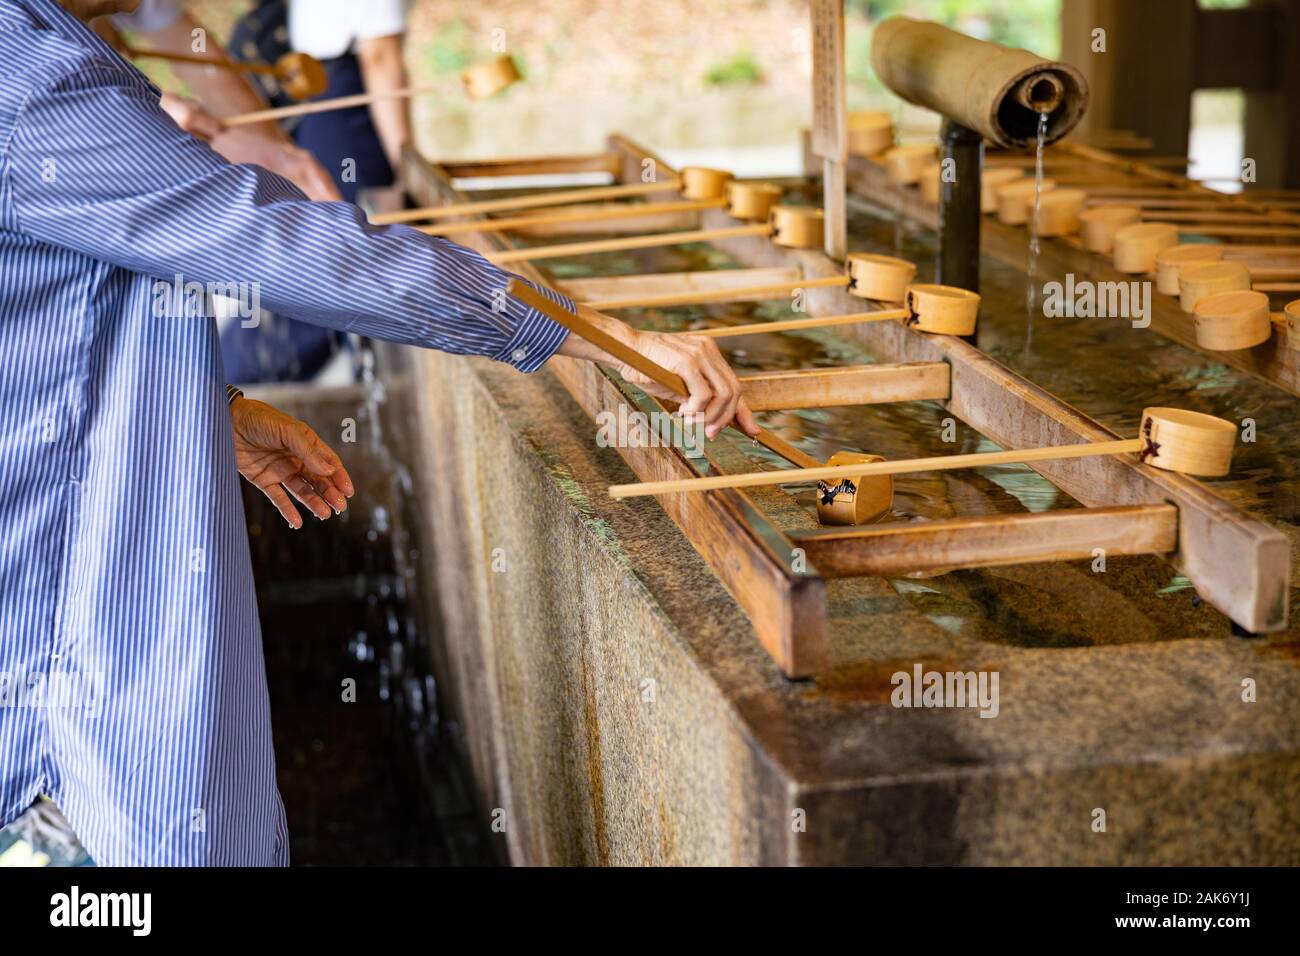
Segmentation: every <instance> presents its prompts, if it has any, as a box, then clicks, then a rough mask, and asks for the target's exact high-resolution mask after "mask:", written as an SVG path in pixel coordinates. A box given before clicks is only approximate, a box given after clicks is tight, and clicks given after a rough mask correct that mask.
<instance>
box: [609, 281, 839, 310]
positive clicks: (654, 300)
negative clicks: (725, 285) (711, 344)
mask: <svg viewBox="0 0 1300 956" xmlns="http://www.w3.org/2000/svg"><path fill="white" fill-rule="evenodd" d="M852 281H853V280H852V279H850V278H849V277H848V276H847V275H842V276H824V277H823V278H820V279H799V280H797V281H794V282H777V283H773V284H771V285H752V286H746V287H744V288H740V289H710V290H709V291H707V292H670V293H667V294H665V295H642V296H624V297H623V298H619V299H604V300H602V301H599V302H588V303H586V304H587V305H589V306H591V307H592V308H593V309H596V310H597V311H599V312H608V311H610V310H612V309H662V308H666V307H668V306H674V305H703V304H705V303H708V302H728V301H734V300H738V299H746V298H759V297H760V296H761V297H763V298H773V299H774V298H778V297H779V296H783V295H787V294H789V293H791V292H795V291H797V290H799V289H822V288H833V287H836V286H847V285H848V284H849V283H850V282H852Z"/></svg>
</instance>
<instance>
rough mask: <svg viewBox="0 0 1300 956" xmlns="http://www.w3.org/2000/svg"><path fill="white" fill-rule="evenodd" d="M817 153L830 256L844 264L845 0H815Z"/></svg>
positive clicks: (846, 152) (846, 142)
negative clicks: (820, 166)
mask: <svg viewBox="0 0 1300 956" xmlns="http://www.w3.org/2000/svg"><path fill="white" fill-rule="evenodd" d="M810 8H811V12H812V82H813V124H812V151H813V152H814V153H815V154H817V155H818V156H820V157H821V158H822V205H823V208H824V210H825V213H826V238H825V250H826V254H827V255H828V256H830V257H831V258H832V259H834V260H835V261H837V262H843V261H844V257H845V256H846V255H847V254H848V216H847V213H846V211H845V191H846V189H847V184H846V181H845V176H844V164H845V163H846V162H847V161H848V158H849V140H848V102H847V98H846V95H845V84H844V0H812V2H811V3H810Z"/></svg>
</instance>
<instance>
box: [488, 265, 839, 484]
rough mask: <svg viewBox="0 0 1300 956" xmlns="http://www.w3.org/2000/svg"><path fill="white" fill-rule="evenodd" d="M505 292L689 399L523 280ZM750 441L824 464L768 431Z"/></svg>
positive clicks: (667, 376)
mask: <svg viewBox="0 0 1300 956" xmlns="http://www.w3.org/2000/svg"><path fill="white" fill-rule="evenodd" d="M506 291H507V292H509V293H510V294H511V295H512V296H514V297H515V298H516V299H518V300H519V301H520V302H522V303H524V304H525V305H527V306H531V307H532V308H534V309H536V310H537V311H538V312H542V313H544V314H545V315H548V316H550V317H551V318H552V319H554V320H555V321H556V322H558V323H559V324H560V325H562V326H564V327H565V328H566V329H568V330H569V331H570V332H572V333H574V334H575V335H580V336H582V337H583V338H584V339H586V340H587V341H588V342H590V343H591V344H592V345H594V346H596V347H597V348H600V349H604V350H605V351H606V352H608V353H609V354H610V355H612V356H614V358H616V359H618V360H619V361H620V362H623V363H624V364H625V365H630V366H631V367H632V368H634V369H636V370H637V371H638V372H640V373H641V374H642V375H644V376H646V377H647V378H649V379H651V380H653V381H655V382H658V383H659V384H660V385H662V386H663V387H664V388H667V389H671V390H672V391H674V392H676V393H677V394H678V395H681V396H683V397H686V396H689V395H690V390H689V389H688V388H687V387H686V383H685V382H684V381H682V378H681V376H680V375H678V374H676V373H675V372H670V371H669V370H668V369H666V368H664V367H663V366H662V365H660V364H659V363H658V362H655V361H652V360H651V359H648V358H646V357H645V356H644V355H642V354H641V353H640V352H638V351H637V350H636V349H634V348H631V347H629V346H627V345H624V344H623V343H622V342H620V341H619V340H618V339H616V338H614V337H613V336H612V335H610V334H609V333H608V332H604V331H602V330H601V329H598V328H596V326H594V325H592V324H591V323H590V322H588V321H587V320H586V319H584V318H583V317H582V316H580V315H577V314H576V313H574V312H570V311H569V310H568V309H566V308H564V307H563V306H560V305H557V304H556V303H554V302H552V301H551V300H550V299H548V298H546V296H544V295H542V294H541V293H540V292H538V291H537V290H536V289H534V288H533V287H532V286H530V285H528V284H527V283H526V282H524V281H523V280H522V279H511V280H510V281H509V282H508V283H507V284H506ZM751 437H752V438H753V439H754V441H756V442H758V443H759V444H760V445H762V446H763V447H764V448H766V449H768V450H769V451H772V452H774V453H776V454H778V455H780V456H781V457H782V458H784V459H785V460H786V461H788V462H791V463H792V464H795V465H798V466H799V467H800V468H816V467H818V466H819V465H820V464H821V462H819V461H818V460H817V459H816V458H813V457H812V456H811V455H809V454H807V453H805V452H802V451H800V450H799V449H798V448H795V447H794V446H793V445H791V444H790V443H789V442H787V441H786V440H785V439H783V438H778V437H777V436H776V435H773V434H772V433H771V432H769V431H768V430H767V429H765V428H764V429H760V430H759V433H758V434H757V435H753V436H751Z"/></svg>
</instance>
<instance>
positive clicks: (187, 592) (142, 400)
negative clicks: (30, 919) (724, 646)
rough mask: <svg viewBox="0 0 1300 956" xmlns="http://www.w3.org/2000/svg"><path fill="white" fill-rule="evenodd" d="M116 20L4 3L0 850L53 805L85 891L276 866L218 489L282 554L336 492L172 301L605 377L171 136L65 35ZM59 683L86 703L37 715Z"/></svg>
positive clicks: (357, 232)
mask: <svg viewBox="0 0 1300 956" xmlns="http://www.w3.org/2000/svg"><path fill="white" fill-rule="evenodd" d="M134 6H135V0H64V2H63V3H62V4H60V3H58V2H56V0H0V826H3V825H4V824H6V823H8V822H9V821H10V820H12V819H13V818H14V817H15V816H17V815H18V814H19V813H21V812H22V811H23V810H24V809H25V808H26V807H27V806H28V805H29V804H31V802H32V801H33V800H34V799H35V798H36V796H37V795H38V794H40V793H46V794H49V795H50V796H52V797H53V798H54V800H55V802H56V803H57V804H58V806H59V807H60V809H62V810H63V812H64V813H65V815H66V816H67V818H68V819H69V821H70V822H71V824H72V826H73V828H74V829H75V830H76V832H77V834H78V836H79V837H80V838H81V840H82V842H83V843H84V844H85V846H86V848H87V849H88V850H89V852H90V854H91V856H92V857H93V858H94V859H95V860H96V861H98V862H100V863H104V864H280V863H284V862H286V861H287V843H286V839H285V834H284V811H283V807H282V805H281V803H280V798H279V794H278V792H277V791H276V785H275V763H274V755H273V752H272V748H271V732H270V714H269V710H268V704H267V693H266V678H265V673H264V669H263V662H262V649H261V636H260V633H259V630H258V621H257V612H256V605H255V594H254V589H253V580H252V571H251V566H250V561H249V552H248V543H247V538H246V534H245V529H244V516H243V509H242V507H241V504H240V498H239V491H238V486H237V484H238V478H237V474H236V473H237V472H241V471H242V472H243V473H244V474H245V476H246V477H249V478H251V479H253V480H255V481H256V482H257V484H258V485H259V487H261V488H262V489H263V490H264V491H265V492H266V493H267V494H268V496H269V497H271V499H272V500H273V501H274V502H275V503H276V504H277V506H279V508H280V510H281V512H282V513H283V514H284V516H285V519H286V520H287V521H288V522H289V523H290V524H291V525H293V526H294V527H299V526H300V525H301V518H300V517H299V515H298V512H297V509H296V508H295V507H294V505H293V503H292V501H291V500H290V496H292V497H294V498H297V500H298V501H299V502H301V503H302V504H303V505H305V506H306V507H308V508H309V509H310V510H312V511H313V512H314V513H315V514H316V515H317V516H318V517H321V518H324V517H328V516H329V515H330V514H331V513H332V512H334V511H339V510H342V509H343V508H345V507H346V504H347V502H346V498H347V496H349V495H350V494H351V493H352V491H353V489H352V485H351V482H350V480H349V478H348V475H347V472H346V470H345V469H344V468H343V466H342V464H341V463H340V462H339V459H338V458H337V457H336V456H335V455H334V453H333V452H332V451H330V450H329V449H328V448H327V447H326V446H325V445H324V444H323V443H322V442H321V441H320V439H319V438H317V437H316V436H315V435H314V434H312V433H311V432H310V430H309V429H307V427H306V426H305V425H303V424H302V423H300V422H297V421H294V420H293V419H290V418H289V417H288V416H285V415H282V414H281V413H279V412H276V411H275V410H274V409H272V408H270V407H268V406H266V405H263V404H261V403H258V402H252V401H248V400H247V399H243V398H241V397H238V396H235V397H234V400H233V403H232V404H230V405H229V406H228V404H227V395H226V392H225V389H224V384H223V382H222V369H221V361H220V352H219V349H218V344H217V332H216V327H215V324H214V322H213V321H212V320H211V319H210V318H208V317H207V316H204V315H202V314H201V313H202V310H201V309H198V310H194V309H191V308H189V307H188V306H187V304H186V303H187V299H186V296H185V295H184V294H182V293H181V292H180V291H178V292H177V294H176V295H171V294H170V293H169V290H186V289H191V288H198V289H213V288H217V287H220V288H236V289H245V288H247V289H253V290H255V291H256V293H257V295H258V296H259V297H260V299H261V302H262V303H263V304H264V305H266V306H267V307H268V308H270V309H271V310H272V311H275V312H278V313H282V314H284V315H288V316H292V317H294V318H297V319H301V320H304V321H307V322H313V323H316V324H318V325H322V326H326V327H329V328H333V329H338V330H342V331H347V332H358V333H360V334H363V335H368V336H373V337H375V338H382V339H389V340H392V341H396V342H404V343H409V344H412V345H418V346H424V347H428V348H438V349H442V350H445V351H449V352H456V353H462V354H472V355H484V356H490V357H492V358H495V359H497V360H499V361H502V362H505V363H507V364H510V365H512V366H514V367H515V368H517V369H519V370H520V371H524V372H531V371H533V370H535V369H537V368H539V367H540V366H541V365H543V364H544V363H545V362H546V360H547V359H548V358H549V357H550V356H551V355H552V354H554V353H555V352H557V351H558V352H561V353H564V354H568V355H572V356H576V357H579V358H584V359H590V360H593V361H607V360H609V357H608V356H606V355H604V354H603V353H601V352H600V351H599V350H597V349H595V348H593V347H591V346H589V345H588V344H587V343H585V342H583V341H581V340H578V339H576V338H569V337H567V335H566V333H565V330H564V329H562V328H561V327H560V326H558V325H556V324H555V323H553V322H552V321H551V320H550V319H548V318H546V317H545V316H544V315H542V314H540V313H537V312H534V311H533V310H531V309H529V308H527V307H525V306H524V305H523V304H522V303H520V302H518V301H517V300H515V299H513V298H511V297H509V296H505V295H503V289H504V286H505V283H506V281H507V279H508V278H509V275H508V274H507V273H505V272H503V271H501V270H500V269H498V268H496V267H494V266H492V265H491V264H489V263H488V262H486V261H485V260H484V259H483V258H482V257H480V256H479V255H478V254H476V253H474V252H472V251H470V250H468V249H465V248H463V247H460V246H457V245H455V244H453V243H450V242H448V241H446V240H442V239H436V238H430V237H426V236H423V235H421V234H420V233H418V232H416V231H414V230H412V229H408V228H404V227H400V226H397V227H387V228H378V227H374V226H372V225H370V224H369V223H368V222H367V221H366V218H365V216H364V215H363V214H362V213H361V212H360V211H359V210H358V209H357V208H356V207H354V206H351V205H348V204H345V203H328V202H327V203H319V202H311V201H309V200H307V199H306V198H305V197H304V196H303V195H302V193H301V192H299V191H298V190H297V189H296V188H295V187H294V186H292V185H291V184H290V183H288V182H287V181H285V180H283V179H281V178H280V177H278V176H276V175H274V174H271V173H268V172H266V171H265V170H262V169H260V168H258V167H256V166H246V165H245V166H241V165H231V164H229V163H227V162H225V161H224V160H222V159H221V158H220V157H218V156H217V155H216V154H214V153H213V152H212V150H211V149H209V148H208V146H207V145H206V144H204V143H203V142H201V141H200V140H197V139H195V138H194V137H192V136H190V135H188V134H187V133H184V132H182V131H181V130H180V129H179V128H178V127H177V126H176V125H175V123H173V122H172V121H171V120H170V119H169V118H168V117H167V115H166V114H165V113H163V112H162V110H161V109H160V108H159V105H158V98H159V92H158V90H157V89H156V88H154V87H153V86H152V85H151V84H150V83H149V82H148V81H147V80H146V79H145V78H144V77H143V76H141V75H140V74H139V73H138V72H137V71H135V70H134V69H133V68H132V67H130V66H129V65H127V64H126V63H125V62H124V61H123V60H122V59H121V58H120V57H118V56H117V55H116V54H115V53H114V52H113V51H112V50H111V49H110V48H109V47H108V46H107V45H106V44H105V43H104V42H103V41H101V40H100V39H99V38H98V37H97V36H96V35H95V34H94V33H93V32H91V31H90V30H89V29H87V28H86V26H85V25H84V24H83V23H82V22H81V21H82V20H86V19H90V18H92V17H95V16H99V15H103V14H110V13H116V12H120V11H123V10H130V9H132V8H133V7H134ZM65 8H66V9H65ZM74 14H75V16H74ZM160 290H161V291H162V293H163V294H161V295H160ZM546 294H548V295H550V296H551V297H552V298H553V299H555V300H557V301H561V302H563V303H564V304H565V305H566V306H572V303H570V302H568V301H567V300H565V299H563V297H561V296H558V295H557V294H556V293H553V292H549V291H548V292H546ZM198 298H199V299H201V298H202V297H201V296H199V297H198ZM160 306H161V307H160ZM587 315H588V317H590V318H592V319H593V321H596V322H597V323H598V324H600V325H601V326H602V327H604V328H605V329H606V330H607V331H609V332H610V333H611V334H614V335H616V336H618V337H619V338H621V339H623V340H624V341H626V342H629V343H630V344H632V345H633V346H634V347H635V348H637V349H639V350H640V351H642V352H645V353H647V354H649V355H650V356H651V357H652V358H654V359H655V360H657V361H658V362H660V364H663V365H666V366H668V367H669V368H671V369H672V370H674V371H676V372H677V373H678V374H679V375H681V376H682V378H684V379H685V380H686V382H687V384H688V385H689V386H690V390H691V397H690V400H689V401H688V402H686V403H685V404H684V406H683V408H684V410H685V411H686V412H687V413H698V414H702V415H703V416H704V417H705V418H706V420H707V423H708V424H707V432H708V433H709V434H710V435H712V434H716V433H717V431H718V430H719V429H721V428H722V427H723V426H725V425H726V424H727V423H728V422H730V421H731V420H732V419H733V418H734V419H735V420H736V421H737V423H738V424H739V425H740V426H741V427H743V428H745V429H746V430H747V431H751V432H752V431H754V430H755V427H756V426H755V424H754V421H753V418H752V416H751V415H750V414H749V412H748V410H747V409H746V408H745V407H744V405H743V403H742V402H741V401H740V389H739V385H738V383H737V382H736V379H735V377H734V375H733V374H732V372H731V370H730V369H729V368H728V367H727V365H726V363H725V362H724V361H723V360H722V358H721V357H720V355H719V353H718V352H717V350H716V349H715V348H714V347H713V346H712V344H711V343H709V342H708V341H706V340H696V339H682V338H676V339H670V338H667V337H663V336H656V335H652V334H647V333H640V332H636V331H634V330H632V329H630V328H628V327H627V326H626V325H623V324H622V323H619V322H616V321H614V320H612V319H609V318H606V317H604V316H599V315H596V314H594V313H590V312H588V313H587ZM611 364H616V363H611ZM622 371H623V372H624V373H625V374H626V375H627V376H628V378H629V379H631V380H633V381H638V382H642V383H644V380H643V379H641V378H640V376H638V375H637V374H636V373H634V372H632V371H631V370H628V369H622ZM232 426H233V428H232ZM232 432H233V435H232ZM56 682H57V683H59V684H60V686H65V687H66V686H69V685H71V684H74V683H76V684H77V686H79V687H81V688H83V689H84V688H91V689H97V692H96V693H93V694H91V695H90V696H89V697H88V696H87V695H85V694H84V693H83V694H81V695H76V696H75V702H76V705H75V706H74V705H70V704H69V703H68V701H67V700H66V699H64V700H62V702H61V703H60V702H56V701H55V700H54V699H53V698H52V697H51V698H46V699H44V700H43V701H42V702H40V703H34V702H33V701H34V695H33V689H34V688H40V687H51V688H52V687H54V686H55V685H56ZM37 696H39V695H37Z"/></svg>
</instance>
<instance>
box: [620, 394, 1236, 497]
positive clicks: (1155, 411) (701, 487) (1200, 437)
mask: <svg viewBox="0 0 1300 956" xmlns="http://www.w3.org/2000/svg"><path fill="white" fill-rule="evenodd" d="M1139 432H1140V437H1138V438H1129V439H1121V440H1118V441H1102V442H1083V443H1081V444H1077V445H1059V446H1055V447H1051V448H1025V449H1016V450H1012V451H995V452H983V453H979V454H970V455H948V456H944V457H939V458H915V459H912V460H909V461H879V462H876V463H874V464H869V465H858V466H848V467H835V466H830V465H827V466H826V467H822V468H802V469H795V470H790V471H766V472H754V473H751V474H743V475H717V476H710V477H705V478H686V479H680V480H675V481H650V482H641V483H639V484H633V485H612V486H610V489H609V494H610V497H612V498H634V497H639V496H644V495H665V494H676V493H679V492H683V491H709V490H711V489H716V488H753V487H758V486H763V485H783V484H788V483H791V482H797V481H816V482H817V500H818V513H819V514H822V513H823V505H822V502H823V500H825V499H829V500H830V502H831V505H832V506H833V505H840V506H842V507H849V506H851V505H852V503H853V500H854V498H855V497H856V496H857V495H859V494H861V482H862V480H863V479H864V478H871V479H877V478H881V477H885V476H889V475H904V474H913V473H916V472H923V471H950V470H953V469H958V468H980V467H984V466H988V465H1011V464H1021V463H1028V462H1035V461H1055V460H1059V459H1065V458H1086V457H1090V456H1093V455H1119V454H1124V453H1126V452H1135V453H1137V454H1138V455H1139V456H1140V458H1141V460H1142V461H1143V462H1145V463H1146V464H1149V465H1154V466H1155V467H1157V468H1163V469H1164V470H1166V471H1174V472H1179V473H1181V474H1186V475H1201V476H1207V477H1215V476H1220V475H1226V474H1227V473H1228V469H1229V467H1230V466H1231V464H1232V448H1233V444H1234V443H1235V441H1236V437H1237V428H1236V426H1235V425H1233V424H1232V422H1229V421H1225V420H1224V419H1222V418H1216V417H1214V416H1213V415H1205V414H1202V413H1201V412H1189V411H1185V410H1183V409H1179V408H1147V409H1145V410H1144V411H1143V412H1142V424H1141V426H1140V429H1139ZM875 493H876V492H875V490H874V489H873V491H872V495H873V498H874V495H875Z"/></svg>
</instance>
